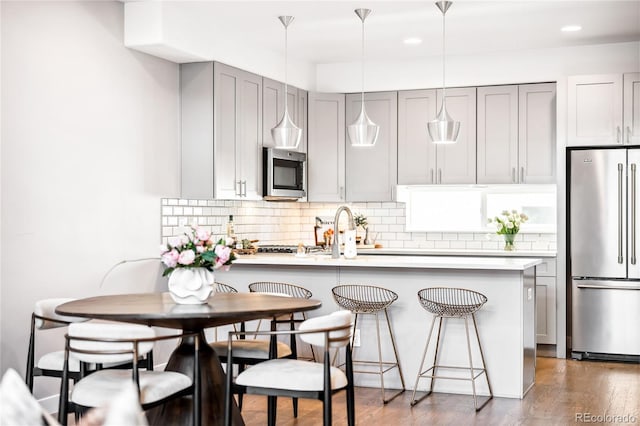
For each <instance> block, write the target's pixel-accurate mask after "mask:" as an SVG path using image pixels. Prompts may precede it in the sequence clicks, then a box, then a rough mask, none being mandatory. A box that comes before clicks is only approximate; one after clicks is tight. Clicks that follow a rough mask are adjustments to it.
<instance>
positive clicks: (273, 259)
mask: <svg viewBox="0 0 640 426" xmlns="http://www.w3.org/2000/svg"><path fill="white" fill-rule="evenodd" d="M540 263H542V259H540V258H534V257H511V256H500V257H498V256H490V257H471V256H394V255H358V256H357V257H356V258H355V259H345V258H344V257H342V256H341V257H340V258H339V259H332V258H331V255H330V254H310V255H306V256H303V257H299V256H296V255H294V254H272V253H259V254H253V255H238V257H237V259H236V260H235V261H234V264H240V265H242V264H244V265H288V266H312V267H316V266H321V267H322V266H340V267H359V268H425V269H476V270H503V271H523V270H525V269H527V268H530V267H532V266H535V265H538V264H540Z"/></svg>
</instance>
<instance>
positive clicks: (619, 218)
mask: <svg viewBox="0 0 640 426" xmlns="http://www.w3.org/2000/svg"><path fill="white" fill-rule="evenodd" d="M622 262H623V259H622V163H618V263H620V264H622Z"/></svg>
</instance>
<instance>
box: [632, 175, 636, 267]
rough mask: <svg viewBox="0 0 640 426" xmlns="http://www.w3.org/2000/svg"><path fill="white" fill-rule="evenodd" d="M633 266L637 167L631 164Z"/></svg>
mask: <svg viewBox="0 0 640 426" xmlns="http://www.w3.org/2000/svg"><path fill="white" fill-rule="evenodd" d="M631 264H632V265H635V264H636V165H635V163H632V164H631Z"/></svg>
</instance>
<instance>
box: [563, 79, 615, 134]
mask: <svg viewBox="0 0 640 426" xmlns="http://www.w3.org/2000/svg"><path fill="white" fill-rule="evenodd" d="M567 85H568V87H567V91H568V99H567V106H568V111H567V113H568V114H567V117H568V126H567V127H568V135H567V144H568V145H573V146H582V145H618V144H622V143H623V138H622V120H623V117H622V74H607V75H582V76H573V77H569V78H568V79H567Z"/></svg>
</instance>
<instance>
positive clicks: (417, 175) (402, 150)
mask: <svg viewBox="0 0 640 426" xmlns="http://www.w3.org/2000/svg"><path fill="white" fill-rule="evenodd" d="M436 105H437V101H436V90H435V89H429V90H404V91H400V92H398V185H421V184H432V183H435V177H434V171H435V169H436V145H435V144H434V143H432V142H431V139H430V138H429V134H428V133H427V123H428V122H429V121H430V120H433V119H434V118H435V116H436V114H437V111H436Z"/></svg>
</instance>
